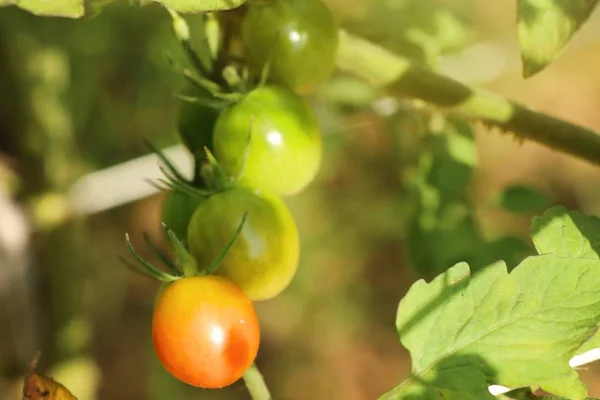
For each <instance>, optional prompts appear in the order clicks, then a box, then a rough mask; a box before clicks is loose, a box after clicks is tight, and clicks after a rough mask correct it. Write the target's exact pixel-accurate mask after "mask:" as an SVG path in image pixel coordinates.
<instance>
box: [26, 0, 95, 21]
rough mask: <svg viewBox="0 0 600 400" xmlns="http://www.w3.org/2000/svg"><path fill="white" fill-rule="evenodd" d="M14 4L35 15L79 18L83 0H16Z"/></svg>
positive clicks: (81, 13) (83, 8)
mask: <svg viewBox="0 0 600 400" xmlns="http://www.w3.org/2000/svg"><path fill="white" fill-rule="evenodd" d="M15 4H16V5H17V6H18V7H20V8H22V9H23V10H26V11H29V12H30V13H32V14H35V15H41V16H47V17H68V18H79V17H81V16H83V15H84V13H85V7H84V2H83V0H51V1H48V0H17V1H16V2H15Z"/></svg>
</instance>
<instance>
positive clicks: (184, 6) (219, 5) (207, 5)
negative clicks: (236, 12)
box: [154, 0, 246, 13]
mask: <svg viewBox="0 0 600 400" xmlns="http://www.w3.org/2000/svg"><path fill="white" fill-rule="evenodd" d="M154 1H155V2H157V3H161V4H163V5H165V6H166V7H169V8H171V9H173V10H175V11H177V12H181V13H206V12H213V11H220V10H231V9H234V8H237V7H239V6H241V5H242V4H244V3H245V2H246V0H201V1H199V0H154Z"/></svg>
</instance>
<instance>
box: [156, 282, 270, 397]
mask: <svg viewBox="0 0 600 400" xmlns="http://www.w3.org/2000/svg"><path fill="white" fill-rule="evenodd" d="M152 341H153V344H154V348H155V350H156V354H157V356H158V358H159V360H160V361H161V363H162V364H163V365H164V367H165V369H166V370H167V371H169V372H170V373H171V374H172V375H173V376H175V377H176V378H178V379H179V380H181V381H183V382H185V383H188V384H190V385H193V386H198V387H203V388H220V387H224V386H227V385H230V384H232V383H233V382H235V381H236V380H238V379H239V378H240V377H242V375H243V374H244V372H245V371H246V370H247V369H248V367H250V365H251V364H252V363H253V362H254V359H255V358H256V354H257V352H258V348H259V343H260V327H259V322H258V317H257V315H256V311H255V309H254V306H253V305H252V302H251V301H250V299H249V298H248V297H247V296H246V295H245V294H244V293H243V292H242V291H241V290H240V288H239V287H238V286H237V285H235V284H234V283H232V282H231V281H229V280H227V279H225V278H223V277H219V276H214V275H209V276H195V277H188V278H182V279H179V280H177V281H175V282H173V283H171V284H169V285H168V286H166V287H165V288H164V290H163V291H162V292H161V293H160V295H159V297H158V301H157V302H156V306H155V309H154V315H153V319H152Z"/></svg>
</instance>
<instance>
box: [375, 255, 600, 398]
mask: <svg viewBox="0 0 600 400" xmlns="http://www.w3.org/2000/svg"><path fill="white" fill-rule="evenodd" d="M599 322H600V260H597V259H576V258H562V257H557V256H556V255H553V254H547V255H541V256H534V257H529V258H527V259H525V260H524V261H523V262H522V263H521V264H520V265H519V266H517V267H516V268H515V269H514V270H513V271H512V272H511V273H508V271H507V269H506V265H505V264H504V263H503V262H498V263H495V264H493V265H491V266H489V267H487V268H484V269H482V270H481V271H479V272H478V273H476V274H474V275H472V276H471V272H470V269H469V266H468V265H467V264H466V263H460V264H457V265H455V266H454V267H452V268H451V269H449V270H448V271H447V272H445V273H443V274H441V275H439V276H438V277H437V278H435V279H434V280H433V281H432V282H430V283H426V282H425V281H424V280H420V281H417V282H416V283H415V284H414V285H413V286H412V287H411V288H410V290H409V292H408V293H407V295H406V296H405V297H404V298H403V299H402V300H401V302H400V305H399V308H398V314H397V320H396V326H397V329H398V334H399V337H400V340H401V342H402V344H403V345H404V346H405V347H406V348H407V349H408V350H409V352H410V355H411V359H412V375H411V377H409V378H408V379H407V380H406V381H405V382H403V383H401V384H400V385H399V386H398V387H396V388H394V389H392V390H391V391H390V392H388V393H386V394H385V395H384V396H383V397H382V399H417V398H419V399H432V400H433V399H440V398H444V399H456V400H459V399H486V398H489V399H491V398H493V397H491V396H488V395H486V394H485V393H484V390H483V389H484V387H486V386H487V385H488V384H499V385H503V386H507V387H515V388H517V387H527V386H539V387H541V388H542V389H543V390H544V391H546V392H549V393H553V394H557V395H561V396H565V397H568V398H570V399H572V400H583V399H585V397H586V395H587V389H586V387H585V385H584V384H583V382H582V381H581V380H580V378H579V376H578V374H577V373H576V372H575V371H574V370H573V369H572V368H571V367H570V366H569V360H570V358H571V357H572V356H573V355H575V350H576V349H577V348H578V347H579V346H581V344H582V343H584V342H585V341H586V340H588V339H589V338H590V337H592V336H593V335H594V333H595V332H596V329H597V324H598V323H599ZM457 371H461V373H460V374H459V372H457ZM458 376H460V377H461V378H460V379H459V378H458Z"/></svg>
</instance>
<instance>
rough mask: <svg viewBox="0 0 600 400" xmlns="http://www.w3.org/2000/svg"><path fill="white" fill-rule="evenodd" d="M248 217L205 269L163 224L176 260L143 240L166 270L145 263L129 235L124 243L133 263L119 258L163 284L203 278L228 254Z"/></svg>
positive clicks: (246, 215)
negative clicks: (200, 266) (191, 278)
mask: <svg viewBox="0 0 600 400" xmlns="http://www.w3.org/2000/svg"><path fill="white" fill-rule="evenodd" d="M247 217H248V214H247V213H244V215H243V216H242V220H241V222H240V224H239V225H238V227H237V229H236V231H235V233H234V235H233V237H232V238H231V239H230V240H229V242H228V243H227V244H226V245H225V246H224V247H223V249H221V251H220V252H219V254H218V255H217V257H215V259H214V260H213V261H212V262H211V264H210V265H209V266H208V267H207V268H205V269H202V270H201V269H200V268H199V266H198V263H197V262H196V260H195V259H194V257H193V256H192V255H191V254H190V252H189V251H188V250H187V248H186V247H185V245H184V244H183V242H182V241H181V240H180V239H179V238H178V237H177V235H175V233H174V232H173V231H172V230H171V229H169V227H167V226H166V225H165V224H164V223H163V224H162V225H163V228H164V229H165V231H166V233H167V237H168V238H169V241H170V242H171V244H172V245H173V247H174V249H175V254H176V259H175V261H174V262H173V261H172V260H170V259H169V258H168V257H167V256H166V255H165V254H164V253H163V252H161V251H160V249H159V248H158V246H156V244H154V243H153V242H152V241H151V239H150V238H149V236H148V235H147V234H145V233H144V235H143V236H144V240H145V242H146V244H147V245H148V247H149V248H150V249H151V250H152V251H153V252H154V253H155V254H156V255H157V257H158V258H159V259H160V260H161V262H162V263H163V264H164V266H165V267H166V268H165V269H166V270H163V269H160V268H157V267H155V266H154V265H152V264H151V263H150V262H148V261H146V260H145V259H144V258H143V257H142V256H141V255H139V254H138V253H137V252H136V251H135V248H134V247H133V245H132V244H131V240H130V239H129V234H127V233H126V234H125V241H126V243H127V249H128V250H129V254H130V256H131V257H132V258H133V260H134V261H136V262H132V261H130V260H128V259H126V258H124V257H121V261H122V262H123V263H124V264H125V265H126V266H127V267H129V268H131V269H133V270H134V271H135V272H137V273H141V274H142V275H145V276H147V277H149V278H152V279H156V280H158V281H160V282H163V283H169V282H174V281H176V280H178V279H181V278H186V277H191V276H203V275H212V274H214V273H215V272H216V271H217V270H218V268H219V266H220V265H221V262H222V261H223V259H224V258H225V256H227V253H229V250H230V249H231V248H232V247H233V245H234V244H235V242H236V241H237V239H238V237H239V235H240V233H241V231H242V229H243V227H244V224H245V223H246V219H247Z"/></svg>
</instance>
